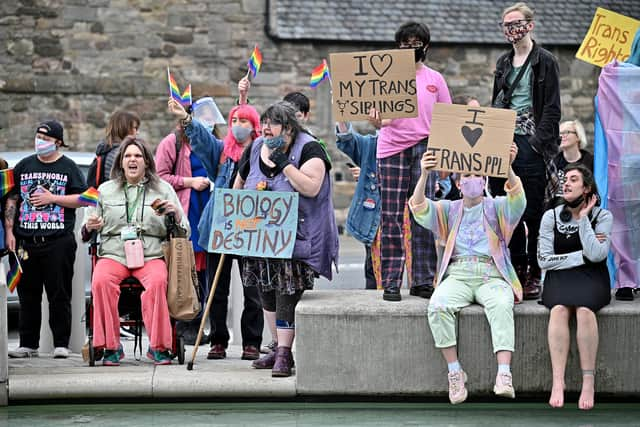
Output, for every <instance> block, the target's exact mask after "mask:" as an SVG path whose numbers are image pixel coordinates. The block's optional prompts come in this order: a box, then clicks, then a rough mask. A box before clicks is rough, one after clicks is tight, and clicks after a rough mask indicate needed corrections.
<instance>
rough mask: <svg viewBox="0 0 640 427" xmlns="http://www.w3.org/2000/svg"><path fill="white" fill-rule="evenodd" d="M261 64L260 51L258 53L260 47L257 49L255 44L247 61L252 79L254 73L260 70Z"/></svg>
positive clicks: (254, 76) (254, 75)
mask: <svg viewBox="0 0 640 427" xmlns="http://www.w3.org/2000/svg"><path fill="white" fill-rule="evenodd" d="M261 66H262V53H260V49H258V45H256V46H255V47H254V48H253V52H252V53H251V57H250V58H249V62H247V67H249V73H251V75H252V76H253V78H254V79H255V78H256V74H258V71H260V67H261ZM247 75H248V74H247Z"/></svg>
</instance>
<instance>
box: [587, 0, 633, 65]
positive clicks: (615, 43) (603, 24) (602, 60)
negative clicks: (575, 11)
mask: <svg viewBox="0 0 640 427" xmlns="http://www.w3.org/2000/svg"><path fill="white" fill-rule="evenodd" d="M638 28H640V21H638V20H636V19H633V18H630V17H628V16H624V15H620V14H619V13H615V12H612V11H610V10H607V9H603V8H601V7H599V8H597V9H596V14H595V16H594V17H593V21H591V26H590V27H589V31H588V32H587V35H586V36H585V37H584V40H583V41H582V45H580V49H578V52H577V53H576V58H578V59H581V60H583V61H585V62H588V63H590V64H593V65H597V66H599V67H604V66H605V65H607V64H608V63H609V62H611V61H613V60H614V59H616V60H618V62H625V61H626V60H627V59H628V58H629V55H630V54H631V44H632V43H633V38H634V37H635V35H636V31H638Z"/></svg>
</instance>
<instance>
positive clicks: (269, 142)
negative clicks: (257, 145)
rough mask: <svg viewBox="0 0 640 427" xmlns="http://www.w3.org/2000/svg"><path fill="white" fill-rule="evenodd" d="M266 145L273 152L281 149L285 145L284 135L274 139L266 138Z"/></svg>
mask: <svg viewBox="0 0 640 427" xmlns="http://www.w3.org/2000/svg"><path fill="white" fill-rule="evenodd" d="M264 143H265V145H266V146H267V147H269V148H270V149H271V150H275V149H276V148H280V147H282V146H283V145H284V138H282V135H278V136H274V137H273V138H265V139H264Z"/></svg>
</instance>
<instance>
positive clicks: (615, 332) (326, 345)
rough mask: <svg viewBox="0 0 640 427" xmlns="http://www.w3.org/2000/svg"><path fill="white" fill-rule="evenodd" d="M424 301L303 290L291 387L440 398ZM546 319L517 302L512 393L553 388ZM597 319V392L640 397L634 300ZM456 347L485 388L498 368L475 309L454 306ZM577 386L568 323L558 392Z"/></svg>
mask: <svg viewBox="0 0 640 427" xmlns="http://www.w3.org/2000/svg"><path fill="white" fill-rule="evenodd" d="M427 304H428V300H425V299H422V298H418V297H412V296H409V295H408V293H404V292H403V299H402V301H401V302H399V303H396V302H387V301H383V300H382V292H380V291H366V290H354V291H326V290H325V291H312V292H307V293H305V294H304V297H303V299H302V301H301V302H300V303H299V304H298V307H297V310H296V327H297V338H296V340H297V346H296V347H297V352H296V364H297V367H298V373H297V392H298V394H299V395H324V394H333V395H340V394H343V395H369V396H371V395H384V394H389V395H398V394H400V395H402V394H406V395H445V394H446V393H447V377H446V371H447V368H446V364H445V362H444V360H443V358H442V356H441V353H440V351H439V350H438V349H436V348H435V347H434V343H433V338H432V336H431V331H430V329H429V325H428V323H427V318H426V309H427ZM548 318H549V310H547V309H546V308H545V307H544V306H542V305H539V304H537V302H535V301H527V302H525V303H523V304H519V305H517V306H516V307H515V328H516V333H515V335H516V351H515V353H514V356H513V364H512V372H513V377H514V386H515V388H516V393H517V394H518V395H520V396H523V395H531V396H538V397H541V396H542V395H543V394H544V395H548V393H549V391H550V390H551V362H550V359H549V351H548V346H547V324H548ZM598 324H599V331H600V348H599V351H598V361H597V374H596V390H597V392H598V393H602V394H609V393H616V394H618V395H635V396H638V395H640V364H638V356H637V355H638V354H640V301H638V300H636V301H634V302H618V301H615V300H612V302H611V305H609V306H607V307H606V308H604V309H603V310H601V311H600V312H599V313H598ZM458 346H459V356H460V362H461V364H462V366H463V368H464V369H465V371H466V372H467V375H468V378H469V381H468V384H467V387H468V389H469V392H470V393H475V394H476V395H487V396H489V395H491V394H492V390H493V384H494V381H495V376H496V371H497V365H496V361H495V356H494V355H493V354H492V347H491V336H490V333H489V325H488V323H487V320H486V318H485V315H484V312H483V309H482V307H480V306H478V305H472V306H470V307H467V308H465V309H463V310H462V311H461V312H460V314H459V316H458ZM580 384H581V375H580V370H579V359H578V353H577V347H576V343H575V324H573V325H572V346H571V351H570V354H569V361H568V364H567V375H566V389H567V391H578V390H579V389H580Z"/></svg>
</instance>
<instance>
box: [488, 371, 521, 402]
mask: <svg viewBox="0 0 640 427" xmlns="http://www.w3.org/2000/svg"><path fill="white" fill-rule="evenodd" d="M493 392H494V393H495V394H496V396H502V397H508V398H510V399H515V397H516V391H515V390H514V388H513V378H512V377H511V374H510V373H508V372H502V373H500V372H498V375H497V376H496V385H495V386H494V387H493Z"/></svg>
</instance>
